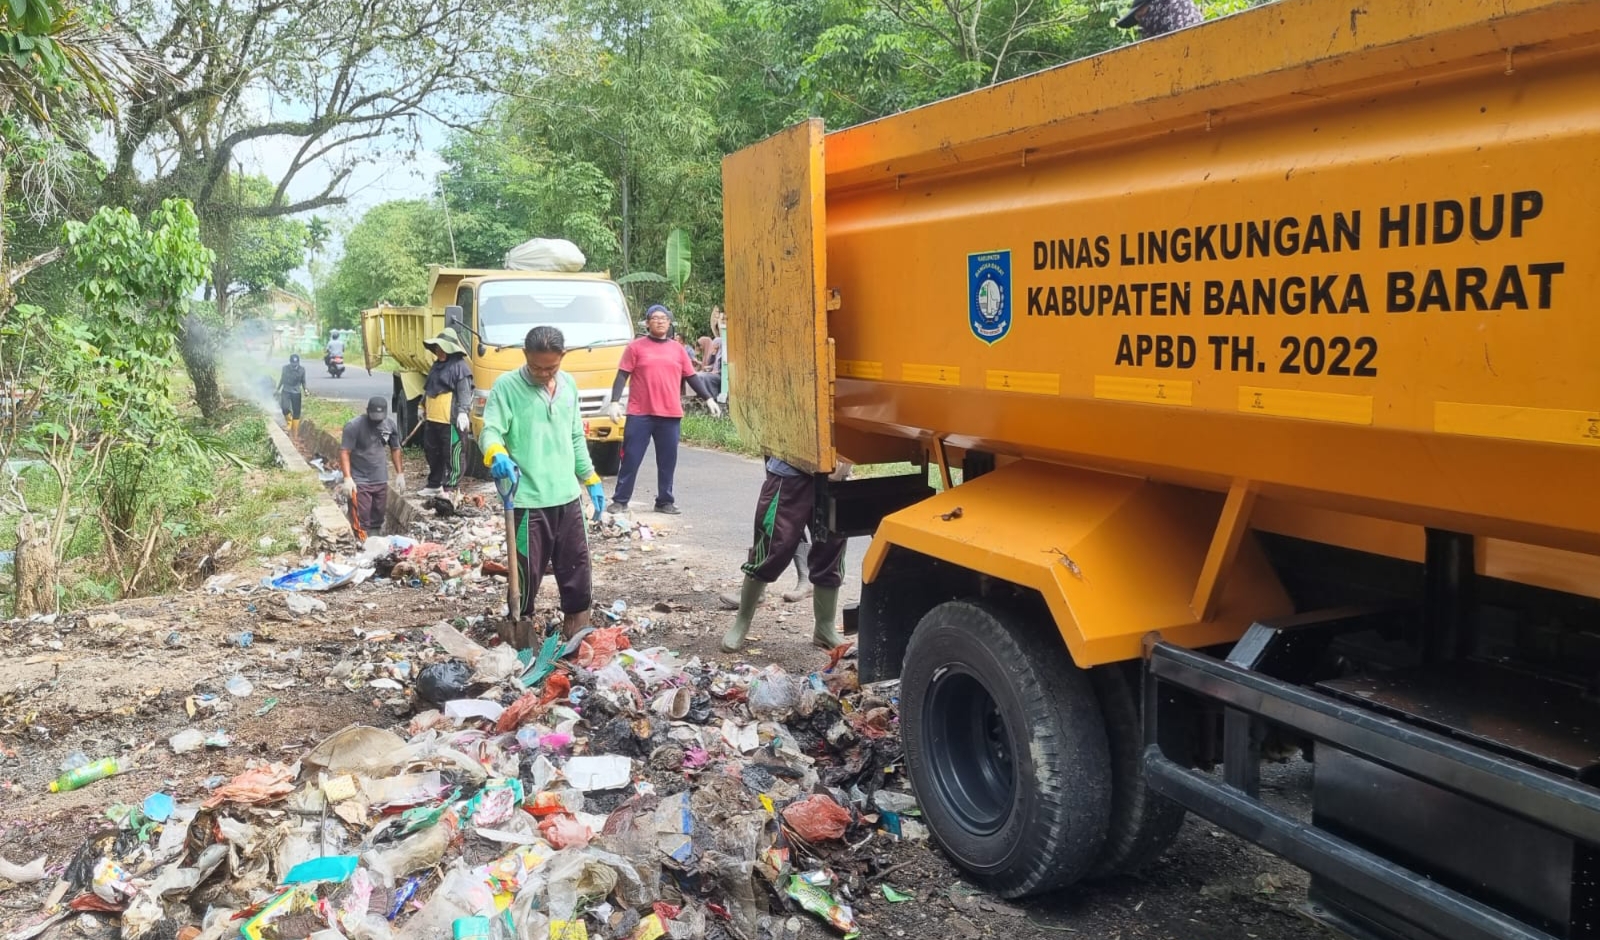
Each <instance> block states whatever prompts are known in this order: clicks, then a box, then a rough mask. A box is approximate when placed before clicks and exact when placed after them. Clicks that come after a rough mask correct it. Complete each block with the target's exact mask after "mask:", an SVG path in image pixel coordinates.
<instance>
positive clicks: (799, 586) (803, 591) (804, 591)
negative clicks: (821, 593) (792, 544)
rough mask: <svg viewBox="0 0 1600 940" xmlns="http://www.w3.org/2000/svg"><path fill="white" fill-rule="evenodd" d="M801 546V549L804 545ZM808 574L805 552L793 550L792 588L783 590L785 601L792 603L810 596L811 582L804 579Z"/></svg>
mask: <svg viewBox="0 0 1600 940" xmlns="http://www.w3.org/2000/svg"><path fill="white" fill-rule="evenodd" d="M801 548H802V549H803V548H805V546H801ZM810 574H811V573H810V572H809V571H807V570H806V555H805V552H804V551H799V552H795V554H794V590H792V591H784V592H783V600H784V602H785V603H789V604H793V603H794V602H795V601H803V600H805V599H806V598H808V597H810V596H811V592H812V590H813V588H812V586H811V582H810V581H808V580H806V579H807V578H808V577H809V576H810Z"/></svg>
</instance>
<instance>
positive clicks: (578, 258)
mask: <svg viewBox="0 0 1600 940" xmlns="http://www.w3.org/2000/svg"><path fill="white" fill-rule="evenodd" d="M587 260H588V259H587V258H585V257H584V256H583V252H582V251H580V250H579V249H578V246H577V245H574V244H573V243H572V242H569V241H567V240H566V239H565V238H533V239H529V240H528V241H525V242H523V243H522V244H520V245H518V246H517V247H515V248H513V249H511V250H510V251H508V252H506V270H508V271H567V272H572V271H582V270H583V265H584V262H586V261H587Z"/></svg>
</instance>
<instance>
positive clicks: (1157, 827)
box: [1087, 664, 1183, 879]
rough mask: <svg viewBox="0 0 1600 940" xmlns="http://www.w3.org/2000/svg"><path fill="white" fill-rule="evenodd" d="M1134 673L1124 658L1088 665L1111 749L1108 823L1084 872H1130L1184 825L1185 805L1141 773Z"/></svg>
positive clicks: (1160, 849) (1158, 851) (1099, 874)
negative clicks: (1119, 661)
mask: <svg viewBox="0 0 1600 940" xmlns="http://www.w3.org/2000/svg"><path fill="white" fill-rule="evenodd" d="M1136 678H1137V677H1136V676H1130V674H1129V668H1128V667H1127V666H1126V665H1123V664H1117V665H1111V666H1097V667H1095V668H1094V669H1091V670H1089V681H1090V682H1091V683H1092V684H1093V685H1094V690H1095V693H1096V694H1097V695H1098V696H1099V698H1100V713H1101V715H1103V716H1104V717H1105V725H1106V743H1107V744H1108V745H1109V746H1110V749H1111V827H1110V829H1109V830H1108V831H1107V832H1106V844H1105V847H1104V848H1102V849H1101V850H1100V858H1099V859H1098V860H1097V861H1096V862H1095V865H1094V868H1093V870H1091V871H1090V872H1089V874H1088V876H1087V877H1088V878H1091V879H1094V878H1109V877H1112V876H1114V875H1125V874H1131V873H1133V872H1136V871H1138V870H1139V869H1141V868H1144V867H1145V866H1147V865H1149V864H1150V863H1151V862H1154V861H1155V860H1156V859H1157V858H1158V857H1159V856H1160V855H1161V853H1162V852H1164V851H1166V849H1167V846H1169V845H1171V844H1172V840H1173V839H1175V838H1177V836H1178V830H1179V829H1180V828H1182V826H1183V807H1181V806H1179V805H1178V804H1176V803H1174V802H1172V801H1171V800H1168V799H1165V798H1163V797H1160V796H1157V795H1156V794H1155V793H1152V792H1151V791H1150V787H1149V785H1147V784H1146V783H1145V779H1144V726H1143V723H1142V721H1141V720H1140V714H1139V696H1138V694H1137V689H1138V685H1137V682H1136Z"/></svg>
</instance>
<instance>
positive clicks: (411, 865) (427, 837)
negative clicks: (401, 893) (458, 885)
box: [361, 816, 472, 930]
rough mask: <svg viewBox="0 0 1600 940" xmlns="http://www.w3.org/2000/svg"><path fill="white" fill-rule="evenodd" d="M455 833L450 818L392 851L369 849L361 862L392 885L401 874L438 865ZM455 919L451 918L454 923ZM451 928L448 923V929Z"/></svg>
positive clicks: (408, 838) (404, 841)
mask: <svg viewBox="0 0 1600 940" xmlns="http://www.w3.org/2000/svg"><path fill="white" fill-rule="evenodd" d="M455 834H456V826H455V820H454V819H453V818H451V817H448V816H447V817H445V818H444V819H442V820H440V821H439V823H438V824H437V825H433V826H429V827H428V828H426V829H424V830H422V831H421V832H419V833H416V834H415V835H412V836H409V837H407V838H405V839H403V840H401V841H400V842H398V843H396V844H395V845H393V846H391V847H389V848H386V849H368V850H367V852H366V854H364V855H362V856H361V860H362V861H363V862H365V863H366V864H367V867H369V868H371V869H372V871H373V873H374V874H376V875H377V876H378V878H379V879H380V880H381V881H382V882H383V883H384V885H386V886H389V885H393V884H394V882H395V879H397V878H399V877H400V876H401V875H408V874H410V873H411V872H414V871H416V870H417V869H419V868H428V867H431V866H433V865H436V864H438V862H439V859H441V858H443V857H444V852H445V849H447V848H449V846H450V840H451V839H453V838H455ZM470 913H472V912H471V911H466V912H465V914H470ZM456 916H457V917H460V916H464V914H457V915H456ZM454 919H455V918H454V917H452V918H451V921H453V920H454ZM448 929H449V927H448V922H447V924H446V930H448Z"/></svg>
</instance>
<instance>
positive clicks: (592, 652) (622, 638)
mask: <svg viewBox="0 0 1600 940" xmlns="http://www.w3.org/2000/svg"><path fill="white" fill-rule="evenodd" d="M626 630H627V628H626V627H602V628H600V629H598V630H596V631H594V632H593V633H591V634H589V636H588V637H586V638H585V639H584V641H583V642H582V643H580V644H578V655H577V657H576V659H577V663H578V665H580V666H582V667H583V668H585V669H590V670H594V669H604V668H605V667H606V666H609V665H610V664H611V661H612V660H614V659H616V658H617V651H618V650H625V649H627V648H628V647H629V645H630V644H629V643H628V637H627V636H626V635H625V634H626Z"/></svg>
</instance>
